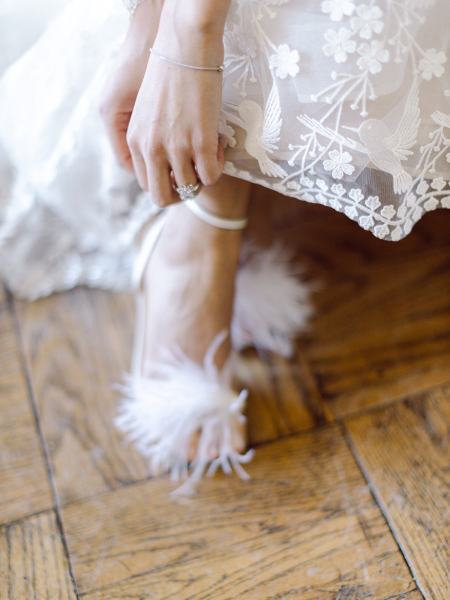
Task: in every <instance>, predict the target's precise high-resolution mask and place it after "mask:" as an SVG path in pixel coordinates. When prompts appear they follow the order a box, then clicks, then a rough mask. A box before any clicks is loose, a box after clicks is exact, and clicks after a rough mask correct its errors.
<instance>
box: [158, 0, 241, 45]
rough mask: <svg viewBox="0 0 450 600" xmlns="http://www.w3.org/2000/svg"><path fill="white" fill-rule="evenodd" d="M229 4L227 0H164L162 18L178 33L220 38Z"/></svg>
mask: <svg viewBox="0 0 450 600" xmlns="http://www.w3.org/2000/svg"><path fill="white" fill-rule="evenodd" d="M229 5H230V1H229V0H195V1H191V0H189V1H186V0H165V2H164V9H163V12H162V20H163V21H164V22H166V23H167V24H168V25H169V24H170V26H171V27H172V28H173V29H174V30H175V32H177V31H178V34H180V33H181V32H185V33H186V34H187V35H193V36H195V37H196V38H198V39H205V40H207V41H208V42H212V41H215V40H222V38H223V32H224V28H225V22H226V18H227V14H228V9H229Z"/></svg>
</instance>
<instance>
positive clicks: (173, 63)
mask: <svg viewBox="0 0 450 600" xmlns="http://www.w3.org/2000/svg"><path fill="white" fill-rule="evenodd" d="M149 52H150V53H151V54H154V55H155V56H157V57H158V58H160V59H161V60H165V61H166V62H168V63H170V64H172V65H176V66H177V67H184V68H185V69H194V70H195V71H216V72H217V73H222V71H223V65H217V66H215V67H198V66H197V65H187V64H186V63H182V62H178V61H177V60H173V59H172V58H169V57H168V56H164V54H160V53H159V52H158V51H157V50H155V49H154V48H150V50H149Z"/></svg>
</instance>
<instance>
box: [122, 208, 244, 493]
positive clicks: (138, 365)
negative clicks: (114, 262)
mask: <svg viewBox="0 0 450 600" xmlns="http://www.w3.org/2000/svg"><path fill="white" fill-rule="evenodd" d="M190 208H191V210H193V212H194V213H195V214H196V215H197V216H198V217H199V218H202V219H203V220H205V221H206V222H209V223H210V224H212V225H214V226H216V227H223V228H224V229H241V228H243V227H245V225H246V221H245V220H232V219H221V218H219V217H216V216H215V215H211V214H209V213H207V212H206V211H205V210H204V209H202V208H200V207H199V206H197V205H196V206H195V210H194V209H193V206H192V204H191V206H190ZM166 214H167V213H166V212H165V211H161V212H159V213H157V214H155V215H154V217H153V222H151V223H150V225H149V227H148V230H147V234H146V236H145V239H144V241H143V244H142V247H141V252H140V254H139V257H138V259H137V261H136V265H135V273H134V276H135V281H136V283H137V284H139V287H140V288H141V290H140V292H139V293H138V294H137V306H136V308H137V314H136V331H135V338H134V349H133V361H132V373H131V375H130V376H129V377H128V378H127V380H126V383H125V385H124V386H123V387H122V391H123V393H124V397H123V400H122V402H121V405H120V408H119V415H118V417H117V419H116V424H117V426H118V427H119V429H121V430H122V431H123V432H125V433H126V434H127V436H128V439H129V440H130V441H131V442H133V443H134V444H136V446H137V448H138V449H139V450H140V451H141V452H142V454H143V455H144V456H146V457H147V458H148V460H149V464H150V469H151V473H152V474H154V475H156V474H160V473H164V472H169V473H170V474H171V476H172V478H173V479H179V478H180V477H186V478H187V479H186V481H185V483H184V484H183V485H182V486H181V487H180V488H178V489H177V490H176V493H182V494H192V493H194V492H195V489H196V485H197V483H198V482H199V480H200V479H201V478H202V476H203V475H204V473H205V471H207V472H208V474H213V473H214V472H215V471H216V470H217V469H218V468H222V469H223V471H224V472H225V473H231V472H232V471H233V470H234V471H236V473H237V474H238V475H239V476H240V477H241V478H243V479H248V478H249V476H248V474H247V473H246V471H245V470H244V468H243V466H242V465H243V464H245V463H247V462H249V461H250V460H251V458H252V456H253V451H251V450H250V451H248V452H246V453H244V454H242V453H240V452H239V451H238V448H239V446H240V440H241V430H242V426H243V425H244V424H245V416H244V414H243V412H244V408H245V401H246V398H247V392H246V391H245V390H243V391H241V392H240V393H236V392H235V391H233V389H232V387H231V385H230V380H231V373H232V361H233V358H232V356H230V357H229V359H228V361H227V363H226V365H225V366H224V367H223V368H222V369H221V370H218V369H217V367H216V366H215V363H214V357H215V355H216V352H217V350H218V349H219V348H220V346H221V345H222V344H223V342H224V341H225V339H226V337H227V335H228V334H227V332H221V333H219V334H218V335H217V336H216V338H215V339H214V340H213V342H212V344H211V346H210V348H209V350H208V352H207V353H206V355H205V359H204V363H203V365H198V364H196V363H195V362H193V361H192V360H191V359H189V357H187V356H186V355H185V354H183V353H182V352H181V351H180V350H177V349H175V350H173V351H171V352H169V351H167V352H166V355H165V356H164V359H163V360H161V361H158V362H152V363H149V361H148V360H145V335H146V332H147V331H148V326H149V323H148V315H147V302H146V295H145V294H146V292H145V290H143V289H142V279H143V274H144V272H145V268H146V265H147V264H148V261H149V259H150V257H151V254H152V252H153V250H154V248H155V246H156V244H157V242H158V240H159V237H160V234H161V232H162V230H163V227H164V223H165V220H166ZM212 221H213V222H212ZM144 364H145V372H144ZM149 373H150V374H151V376H149V375H148V374H149ZM196 434H198V443H197V449H196V455H195V457H194V459H192V460H190V459H189V452H190V444H191V442H192V440H193V438H194V437H195V435H196Z"/></svg>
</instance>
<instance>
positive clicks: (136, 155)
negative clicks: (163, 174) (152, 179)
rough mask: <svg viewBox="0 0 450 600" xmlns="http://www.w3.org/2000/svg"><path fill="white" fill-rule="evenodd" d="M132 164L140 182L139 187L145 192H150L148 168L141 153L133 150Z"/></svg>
mask: <svg viewBox="0 0 450 600" xmlns="http://www.w3.org/2000/svg"><path fill="white" fill-rule="evenodd" d="M130 154H131V162H132V165H133V171H134V174H135V175H136V179H137V180H138V183H139V186H140V188H141V189H143V190H148V181H147V167H146V165H145V161H144V158H143V157H142V154H141V153H140V152H136V151H133V150H131V153H130Z"/></svg>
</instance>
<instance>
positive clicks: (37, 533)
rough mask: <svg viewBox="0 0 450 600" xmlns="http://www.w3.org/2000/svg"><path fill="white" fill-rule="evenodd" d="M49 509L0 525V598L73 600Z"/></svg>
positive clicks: (53, 517) (54, 521) (65, 562)
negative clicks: (9, 523)
mask: <svg viewBox="0 0 450 600" xmlns="http://www.w3.org/2000/svg"><path fill="white" fill-rule="evenodd" d="M75 597H76V596H75V592H74V590H73V586H72V582H71V579H70V576H69V569H68V565H67V561H66V558H65V556H64V552H63V546H62V543H61V539H60V537H59V533H58V528H57V525H56V519H55V515H54V513H53V511H49V512H46V513H41V514H39V515H35V516H33V517H29V518H27V519H24V520H22V521H19V522H16V523H14V524H11V525H5V526H3V527H1V528H0V598H2V600H30V599H31V598H36V599H38V600H56V599H58V600H75Z"/></svg>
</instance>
